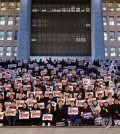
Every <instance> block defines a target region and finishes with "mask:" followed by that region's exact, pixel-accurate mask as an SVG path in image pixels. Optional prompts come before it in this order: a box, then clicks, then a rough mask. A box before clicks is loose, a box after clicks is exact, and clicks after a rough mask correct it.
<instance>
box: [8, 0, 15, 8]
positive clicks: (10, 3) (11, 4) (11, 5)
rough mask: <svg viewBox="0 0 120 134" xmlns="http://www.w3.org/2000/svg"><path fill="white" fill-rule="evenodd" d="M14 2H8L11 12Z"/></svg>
mask: <svg viewBox="0 0 120 134" xmlns="http://www.w3.org/2000/svg"><path fill="white" fill-rule="evenodd" d="M14 6H15V5H14V1H13V0H11V1H10V2H9V10H12V9H14Z"/></svg>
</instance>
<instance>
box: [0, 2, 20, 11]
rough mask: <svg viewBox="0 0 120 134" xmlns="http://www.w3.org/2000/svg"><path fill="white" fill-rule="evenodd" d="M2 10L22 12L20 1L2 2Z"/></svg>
mask: <svg viewBox="0 0 120 134" xmlns="http://www.w3.org/2000/svg"><path fill="white" fill-rule="evenodd" d="M0 10H20V0H18V1H17V2H15V1H14V0H9V1H5V0H2V1H1V3H0Z"/></svg>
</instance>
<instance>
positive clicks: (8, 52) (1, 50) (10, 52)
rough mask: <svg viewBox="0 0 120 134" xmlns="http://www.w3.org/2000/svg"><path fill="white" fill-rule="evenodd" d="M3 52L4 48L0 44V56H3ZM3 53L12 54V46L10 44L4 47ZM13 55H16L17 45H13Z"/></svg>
mask: <svg viewBox="0 0 120 134" xmlns="http://www.w3.org/2000/svg"><path fill="white" fill-rule="evenodd" d="M3 53H4V48H3V47H2V46H0V57H2V56H3ZM5 55H6V56H12V47H11V46H7V47H6V50H5ZM14 56H17V46H14Z"/></svg>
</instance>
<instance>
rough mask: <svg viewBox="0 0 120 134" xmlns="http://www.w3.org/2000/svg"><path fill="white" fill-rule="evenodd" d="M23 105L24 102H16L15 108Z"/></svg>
mask: <svg viewBox="0 0 120 134" xmlns="http://www.w3.org/2000/svg"><path fill="white" fill-rule="evenodd" d="M23 104H24V100H16V107H22V106H23Z"/></svg>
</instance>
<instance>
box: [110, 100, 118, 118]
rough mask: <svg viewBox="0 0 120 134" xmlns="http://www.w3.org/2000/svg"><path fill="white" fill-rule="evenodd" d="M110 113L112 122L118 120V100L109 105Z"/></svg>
mask: <svg viewBox="0 0 120 134" xmlns="http://www.w3.org/2000/svg"><path fill="white" fill-rule="evenodd" d="M111 113H112V118H113V120H115V119H117V120H120V104H119V101H118V99H115V100H114V104H113V105H111Z"/></svg>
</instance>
